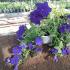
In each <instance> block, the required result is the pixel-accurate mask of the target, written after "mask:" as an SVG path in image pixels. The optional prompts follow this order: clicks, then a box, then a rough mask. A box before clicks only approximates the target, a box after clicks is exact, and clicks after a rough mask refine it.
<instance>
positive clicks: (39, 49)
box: [34, 48, 43, 52]
mask: <svg viewBox="0 0 70 70" xmlns="http://www.w3.org/2000/svg"><path fill="white" fill-rule="evenodd" d="M42 50H43V48H36V49H35V50H34V51H35V52H42Z"/></svg>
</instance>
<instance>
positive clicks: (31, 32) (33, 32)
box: [23, 25, 45, 43]
mask: <svg viewBox="0 0 70 70" xmlns="http://www.w3.org/2000/svg"><path fill="white" fill-rule="evenodd" d="M44 34H45V33H44V32H43V31H41V28H40V27H36V26H34V25H32V27H31V28H30V29H27V30H26V31H25V34H24V36H23V38H24V39H23V42H25V43H29V42H33V41H34V39H35V38H36V37H37V36H42V35H44Z"/></svg>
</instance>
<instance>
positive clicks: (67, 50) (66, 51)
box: [62, 48, 70, 55]
mask: <svg viewBox="0 0 70 70" xmlns="http://www.w3.org/2000/svg"><path fill="white" fill-rule="evenodd" d="M62 54H63V55H67V54H70V49H69V48H63V49H62Z"/></svg>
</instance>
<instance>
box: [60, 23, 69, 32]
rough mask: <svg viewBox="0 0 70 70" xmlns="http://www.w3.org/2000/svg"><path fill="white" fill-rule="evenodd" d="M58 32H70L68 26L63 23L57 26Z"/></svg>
mask: <svg viewBox="0 0 70 70" xmlns="http://www.w3.org/2000/svg"><path fill="white" fill-rule="evenodd" d="M59 32H61V33H64V32H70V24H67V23H64V24H62V25H60V26H59Z"/></svg>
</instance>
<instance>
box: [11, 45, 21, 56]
mask: <svg viewBox="0 0 70 70" xmlns="http://www.w3.org/2000/svg"><path fill="white" fill-rule="evenodd" d="M12 53H14V54H15V55H16V54H17V55H20V54H21V53H22V48H21V47H19V46H16V47H13V48H12Z"/></svg>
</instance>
